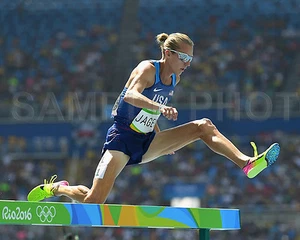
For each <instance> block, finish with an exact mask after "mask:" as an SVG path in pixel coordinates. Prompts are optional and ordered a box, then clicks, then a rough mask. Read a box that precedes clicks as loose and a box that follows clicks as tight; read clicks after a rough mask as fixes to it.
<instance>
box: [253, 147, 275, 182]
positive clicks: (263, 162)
mask: <svg viewBox="0 0 300 240" xmlns="http://www.w3.org/2000/svg"><path fill="white" fill-rule="evenodd" d="M279 153H280V146H279V144H278V143H274V144H272V145H271V146H270V147H269V149H268V150H267V154H266V156H265V158H264V159H263V158H261V159H259V160H257V163H256V166H255V167H253V168H252V169H251V170H250V171H249V172H248V175H247V176H248V177H249V178H254V177H256V176H257V175H258V174H259V173H260V172H262V171H263V170H264V169H266V168H267V167H268V166H270V165H272V164H273V163H275V162H276V160H277V158H278V156H279Z"/></svg>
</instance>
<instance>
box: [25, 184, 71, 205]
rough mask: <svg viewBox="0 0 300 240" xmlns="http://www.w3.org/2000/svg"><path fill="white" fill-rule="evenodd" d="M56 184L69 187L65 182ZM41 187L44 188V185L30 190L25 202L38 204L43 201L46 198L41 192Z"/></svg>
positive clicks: (42, 191)
mask: <svg viewBox="0 0 300 240" xmlns="http://www.w3.org/2000/svg"><path fill="white" fill-rule="evenodd" d="M57 184H59V185H64V186H69V183H68V182H67V181H65V180H63V181H59V182H57ZM43 186H44V184H42V185H39V186H37V187H35V188H34V189H32V190H31V191H30V192H29V193H28V195H27V200H28V201H29V202H39V201H42V200H44V199H45V198H48V197H47V196H45V191H44V190H43Z"/></svg>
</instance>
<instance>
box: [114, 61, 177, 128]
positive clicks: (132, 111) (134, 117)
mask: <svg viewBox="0 0 300 240" xmlns="http://www.w3.org/2000/svg"><path fill="white" fill-rule="evenodd" d="M151 62H152V63H153V65H154V66H155V68H156V73H155V82H154V84H153V86H151V87H149V88H146V89H144V91H143V92H142V94H143V95H144V96H146V97H147V98H149V99H151V100H152V101H154V102H157V103H159V104H160V105H167V104H168V102H169V100H170V99H171V98H172V96H173V93H174V87H175V85H176V76H175V74H173V75H172V83H171V84H170V85H164V84H163V83H162V82H161V79H160V76H159V72H160V70H159V69H160V63H159V61H153V60H152V61H151ZM126 92H127V88H126V87H125V88H124V89H123V91H122V92H121V94H120V96H119V97H118V99H117V100H116V103H115V105H114V107H113V111H112V115H113V116H114V118H115V119H117V120H118V119H120V120H121V121H123V120H124V119H126V121H125V122H128V124H129V127H130V128H131V129H133V130H134V131H136V132H138V133H149V132H152V131H153V130H154V127H155V124H156V123H157V120H158V118H159V117H160V115H161V113H160V111H159V110H153V109H147V108H138V107H135V106H133V105H131V104H129V103H126V102H125V101H124V96H125V94H126Z"/></svg>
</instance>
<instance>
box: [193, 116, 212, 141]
mask: <svg viewBox="0 0 300 240" xmlns="http://www.w3.org/2000/svg"><path fill="white" fill-rule="evenodd" d="M193 124H194V125H195V131H196V132H197V135H198V136H199V137H200V138H201V139H202V138H204V137H206V136H211V135H213V134H214V132H215V130H216V126H215V125H214V124H213V123H212V121H211V120H210V119H208V118H202V119H200V120H195V121H193Z"/></svg>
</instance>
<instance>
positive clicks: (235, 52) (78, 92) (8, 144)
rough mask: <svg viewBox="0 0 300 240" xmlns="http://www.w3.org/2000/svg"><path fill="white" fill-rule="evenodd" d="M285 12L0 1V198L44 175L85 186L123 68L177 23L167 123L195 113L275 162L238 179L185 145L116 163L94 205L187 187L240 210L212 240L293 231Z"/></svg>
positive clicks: (107, 232) (248, 3)
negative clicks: (179, 65)
mask: <svg viewBox="0 0 300 240" xmlns="http://www.w3.org/2000/svg"><path fill="white" fill-rule="evenodd" d="M299 13H300V1H299V0H264V1H261V0H211V1H206V0H188V1H187V0H186V1H185V0H155V1H148V0H72V1H71V0H60V1H59V0H52V1H46V0H2V1H1V2H0V19H1V20H0V21H1V28H0V99H1V102H0V121H1V122H0V143H1V145H0V154H1V168H0V198H1V199H18V200H25V199H26V195H27V193H28V191H29V190H30V189H31V188H32V187H33V186H35V185H37V184H39V183H41V181H42V180H43V179H44V178H49V177H50V176H51V175H53V174H58V176H59V178H60V179H61V178H66V179H68V180H69V181H70V183H71V184H78V183H83V184H86V185H88V186H90V184H91V181H92V178H91V176H92V175H93V174H94V170H95V167H96V164H97V161H98V159H99V155H100V152H101V147H102V143H103V140H104V137H105V133H106V130H107V128H108V126H109V125H110V124H111V119H110V116H109V113H110V109H111V107H112V104H113V102H114V100H115V98H116V96H117V94H118V92H119V91H120V90H121V89H122V87H123V85H124V83H125V81H126V80H127V77H128V74H129V72H130V70H131V69H132V68H133V67H134V66H135V65H136V64H137V63H138V62H139V61H140V60H143V59H158V58H160V50H159V49H158V47H157V46H156V44H155V41H154V40H155V36H156V35H157V34H158V33H161V32H166V33H172V32H184V33H187V34H188V35H189V36H190V37H191V38H192V39H193V41H194V42H195V49H194V55H195V57H194V60H193V62H192V65H191V67H190V68H189V69H188V71H186V72H185V73H184V74H183V76H182V81H181V83H180V85H179V86H178V87H177V89H176V92H175V97H174V98H175V99H174V101H173V103H172V104H173V105H174V106H175V107H177V108H178V109H179V120H178V121H177V122H176V124H179V123H183V122H186V121H189V120H191V119H195V118H201V117H208V118H210V119H212V121H213V122H214V123H215V124H216V125H217V127H218V128H219V129H220V130H221V131H222V132H224V133H225V135H226V136H228V137H229V138H230V139H232V140H233V141H234V143H236V144H237V145H238V146H239V147H240V148H241V149H242V150H243V151H244V152H245V153H247V154H252V150H251V146H250V144H249V142H250V141H252V140H254V141H255V142H256V143H257V145H258V146H259V151H262V150H264V149H265V148H266V147H267V146H268V145H269V144H270V143H272V142H275V141H276V142H279V143H280V144H281V148H282V152H281V155H280V157H279V160H278V162H277V163H276V164H275V165H274V166H273V167H272V168H270V169H268V170H266V171H265V172H263V173H262V174H260V175H259V176H258V177H256V178H255V179H252V180H249V179H246V178H245V176H244V175H243V173H242V172H241V171H240V170H238V168H237V167H235V166H234V165H233V164H232V163H230V162H229V161H226V160H225V159H224V158H223V157H220V156H218V155H216V154H214V153H212V152H211V151H210V150H209V149H208V148H207V147H206V146H205V145H204V144H203V143H201V142H197V143H194V144H191V145H189V146H188V147H186V148H185V149H182V150H180V151H178V152H177V153H176V154H175V155H172V156H164V157H161V158H160V159H159V160H157V161H156V162H153V163H151V164H146V165H143V166H133V167H128V168H126V169H125V170H124V172H123V173H122V174H121V175H120V176H119V178H118V180H117V181H116V185H115V187H114V189H113V191H112V193H111V194H110V196H109V199H108V202H109V203H122V204H139V205H142V204H147V205H170V199H172V198H174V197H183V196H185V195H189V196H192V197H198V198H200V199H201V206H202V207H225V208H226V207H229V208H235V207H238V208H240V209H241V212H242V229H241V230H240V231H232V232H212V237H211V238H212V239H216V240H217V239H226V240H227V239H235V240H238V239H242V240H245V239H255V240H257V239H264V240H265V239H267V240H277V239H278V240H298V239H300V232H299V229H300V226H299V223H300V220H299V218H300V216H299V211H300V191H299V184H300V174H299V169H300V147H299V146H300V145H299V144H300V137H299V134H300V127H299V120H300V106H299V105H300V104H299V103H300V81H299V77H300V70H299V69H300V55H299V49H300V18H299ZM173 125H174V123H170V122H168V121H166V120H164V119H162V120H161V121H160V126H161V128H162V129H164V128H166V127H170V126H173ZM182 189H185V191H182ZM187 189H188V192H187ZM53 201H67V199H65V198H62V199H58V198H54V199H53ZM67 231H71V232H75V233H76V234H78V235H79V236H80V239H103V240H106V239H110V240H113V239H116V240H118V239H126V240H131V239H138V240H143V239H153V240H154V239H180V240H181V239H197V237H196V236H197V233H196V232H195V231H179V230H172V231H171V230H163V229H159V230H154V229H152V230H141V229H134V230H132V229H113V228H112V229H110V228H105V229H100V228H98V229H91V228H76V229H73V228H68V229H67ZM63 236H64V232H63V229H62V228H60V227H41V226H40V227H37V226H32V227H29V226H0V239H3V240H4V239H18V240H25V239H63Z"/></svg>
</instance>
